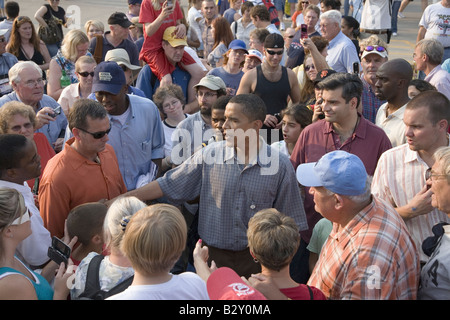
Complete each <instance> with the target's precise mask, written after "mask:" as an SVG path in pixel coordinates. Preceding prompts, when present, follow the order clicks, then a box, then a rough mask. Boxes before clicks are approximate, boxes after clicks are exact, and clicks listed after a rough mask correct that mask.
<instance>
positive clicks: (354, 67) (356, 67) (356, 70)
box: [353, 62, 359, 74]
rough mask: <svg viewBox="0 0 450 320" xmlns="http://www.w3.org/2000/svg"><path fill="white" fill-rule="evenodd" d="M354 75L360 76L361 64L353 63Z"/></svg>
mask: <svg viewBox="0 0 450 320" xmlns="http://www.w3.org/2000/svg"><path fill="white" fill-rule="evenodd" d="M353 73H354V74H359V63H358V62H353Z"/></svg>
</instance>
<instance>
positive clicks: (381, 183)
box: [372, 144, 450, 261]
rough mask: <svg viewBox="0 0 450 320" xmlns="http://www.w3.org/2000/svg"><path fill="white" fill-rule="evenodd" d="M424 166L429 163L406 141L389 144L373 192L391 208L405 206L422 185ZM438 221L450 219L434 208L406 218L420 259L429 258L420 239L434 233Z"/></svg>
mask: <svg viewBox="0 0 450 320" xmlns="http://www.w3.org/2000/svg"><path fill="white" fill-rule="evenodd" d="M427 169H428V165H427V164H426V163H425V162H424V161H423V160H422V159H421V158H420V156H419V154H418V153H417V151H412V150H411V149H410V148H409V146H408V145H407V144H404V145H401V146H398V147H396V148H392V149H391V150H388V151H386V152H385V153H384V154H382V155H381V157H380V160H379V162H378V166H377V169H376V170H375V174H374V176H373V181H372V193H373V194H374V195H375V196H377V197H379V198H381V199H384V200H386V201H387V202H389V203H390V204H391V205H392V206H393V207H394V208H397V207H402V206H405V205H407V204H408V202H409V201H410V200H411V199H412V198H414V196H415V195H416V194H418V193H419V191H420V190H422V189H423V187H424V186H425V184H426V181H425V171H426V170H427ZM441 221H444V222H449V223H450V218H449V217H448V216H447V214H445V213H444V212H442V211H439V210H438V209H436V208H435V209H433V210H432V211H431V212H430V213H428V214H425V215H420V216H417V217H415V218H411V219H408V220H407V221H406V226H407V227H408V229H409V232H410V233H411V236H412V237H413V239H414V242H415V243H416V246H417V247H418V248H419V253H420V259H421V260H422V261H427V260H428V257H427V256H426V255H425V254H424V253H423V251H422V242H423V241H424V240H425V239H426V238H427V237H430V236H432V235H433V232H432V231H431V229H432V228H433V226H434V225H435V224H437V223H439V222H441Z"/></svg>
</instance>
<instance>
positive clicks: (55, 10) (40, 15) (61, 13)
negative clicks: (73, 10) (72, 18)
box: [34, 0, 67, 57]
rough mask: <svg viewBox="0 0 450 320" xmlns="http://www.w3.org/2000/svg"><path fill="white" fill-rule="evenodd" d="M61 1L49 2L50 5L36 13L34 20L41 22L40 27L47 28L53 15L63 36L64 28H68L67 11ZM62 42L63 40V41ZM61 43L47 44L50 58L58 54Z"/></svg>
mask: <svg viewBox="0 0 450 320" xmlns="http://www.w3.org/2000/svg"><path fill="white" fill-rule="evenodd" d="M59 1H60V0H47V2H48V4H44V5H43V6H42V7H40V8H39V10H38V11H36V13H35V15H34V18H35V19H36V20H37V22H39V25H41V26H44V27H47V26H48V25H47V22H48V20H49V19H50V18H51V16H52V15H53V16H54V17H55V18H57V20H58V28H59V29H60V31H61V34H63V31H62V26H64V27H66V28H67V17H66V11H65V10H64V9H63V8H62V7H60V6H59ZM61 41H62V39H61ZM61 41H59V42H57V43H52V44H50V43H46V45H47V48H48V51H49V52H50V57H53V56H54V55H56V53H57V52H58V49H59V48H60V47H61Z"/></svg>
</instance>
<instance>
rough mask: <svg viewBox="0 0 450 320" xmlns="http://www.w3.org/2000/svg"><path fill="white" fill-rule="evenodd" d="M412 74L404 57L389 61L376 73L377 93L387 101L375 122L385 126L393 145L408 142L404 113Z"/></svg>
mask: <svg viewBox="0 0 450 320" xmlns="http://www.w3.org/2000/svg"><path fill="white" fill-rule="evenodd" d="M412 76H413V70H412V67H411V65H410V64H409V62H408V61H406V60H404V59H393V60H390V61H387V62H385V63H384V64H382V65H381V67H380V68H379V69H378V71H377V73H376V82H375V95H376V96H377V98H378V99H380V100H386V102H385V103H384V104H382V105H381V106H380V108H379V109H378V112H377V117H376V120H375V124H376V125H378V126H379V127H381V128H383V130H384V131H385V132H386V135H387V136H388V137H389V140H391V143H392V146H393V147H396V146H398V145H401V144H403V143H405V142H406V136H405V124H404V122H403V114H404V112H405V108H406V105H407V104H408V102H409V97H408V86H409V82H410V81H411V80H412Z"/></svg>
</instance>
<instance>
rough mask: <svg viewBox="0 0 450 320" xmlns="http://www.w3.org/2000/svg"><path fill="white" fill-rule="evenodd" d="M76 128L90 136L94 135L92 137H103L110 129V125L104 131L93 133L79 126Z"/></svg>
mask: <svg viewBox="0 0 450 320" xmlns="http://www.w3.org/2000/svg"><path fill="white" fill-rule="evenodd" d="M78 129H79V130H81V131H83V132H86V133H89V134H90V135H91V136H93V137H94V139H101V138H103V137H104V136H105V135H107V134H108V133H109V132H110V131H111V127H109V129H108V130H106V131H99V132H94V133H92V132H89V131H87V130H84V129H81V128H78Z"/></svg>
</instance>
